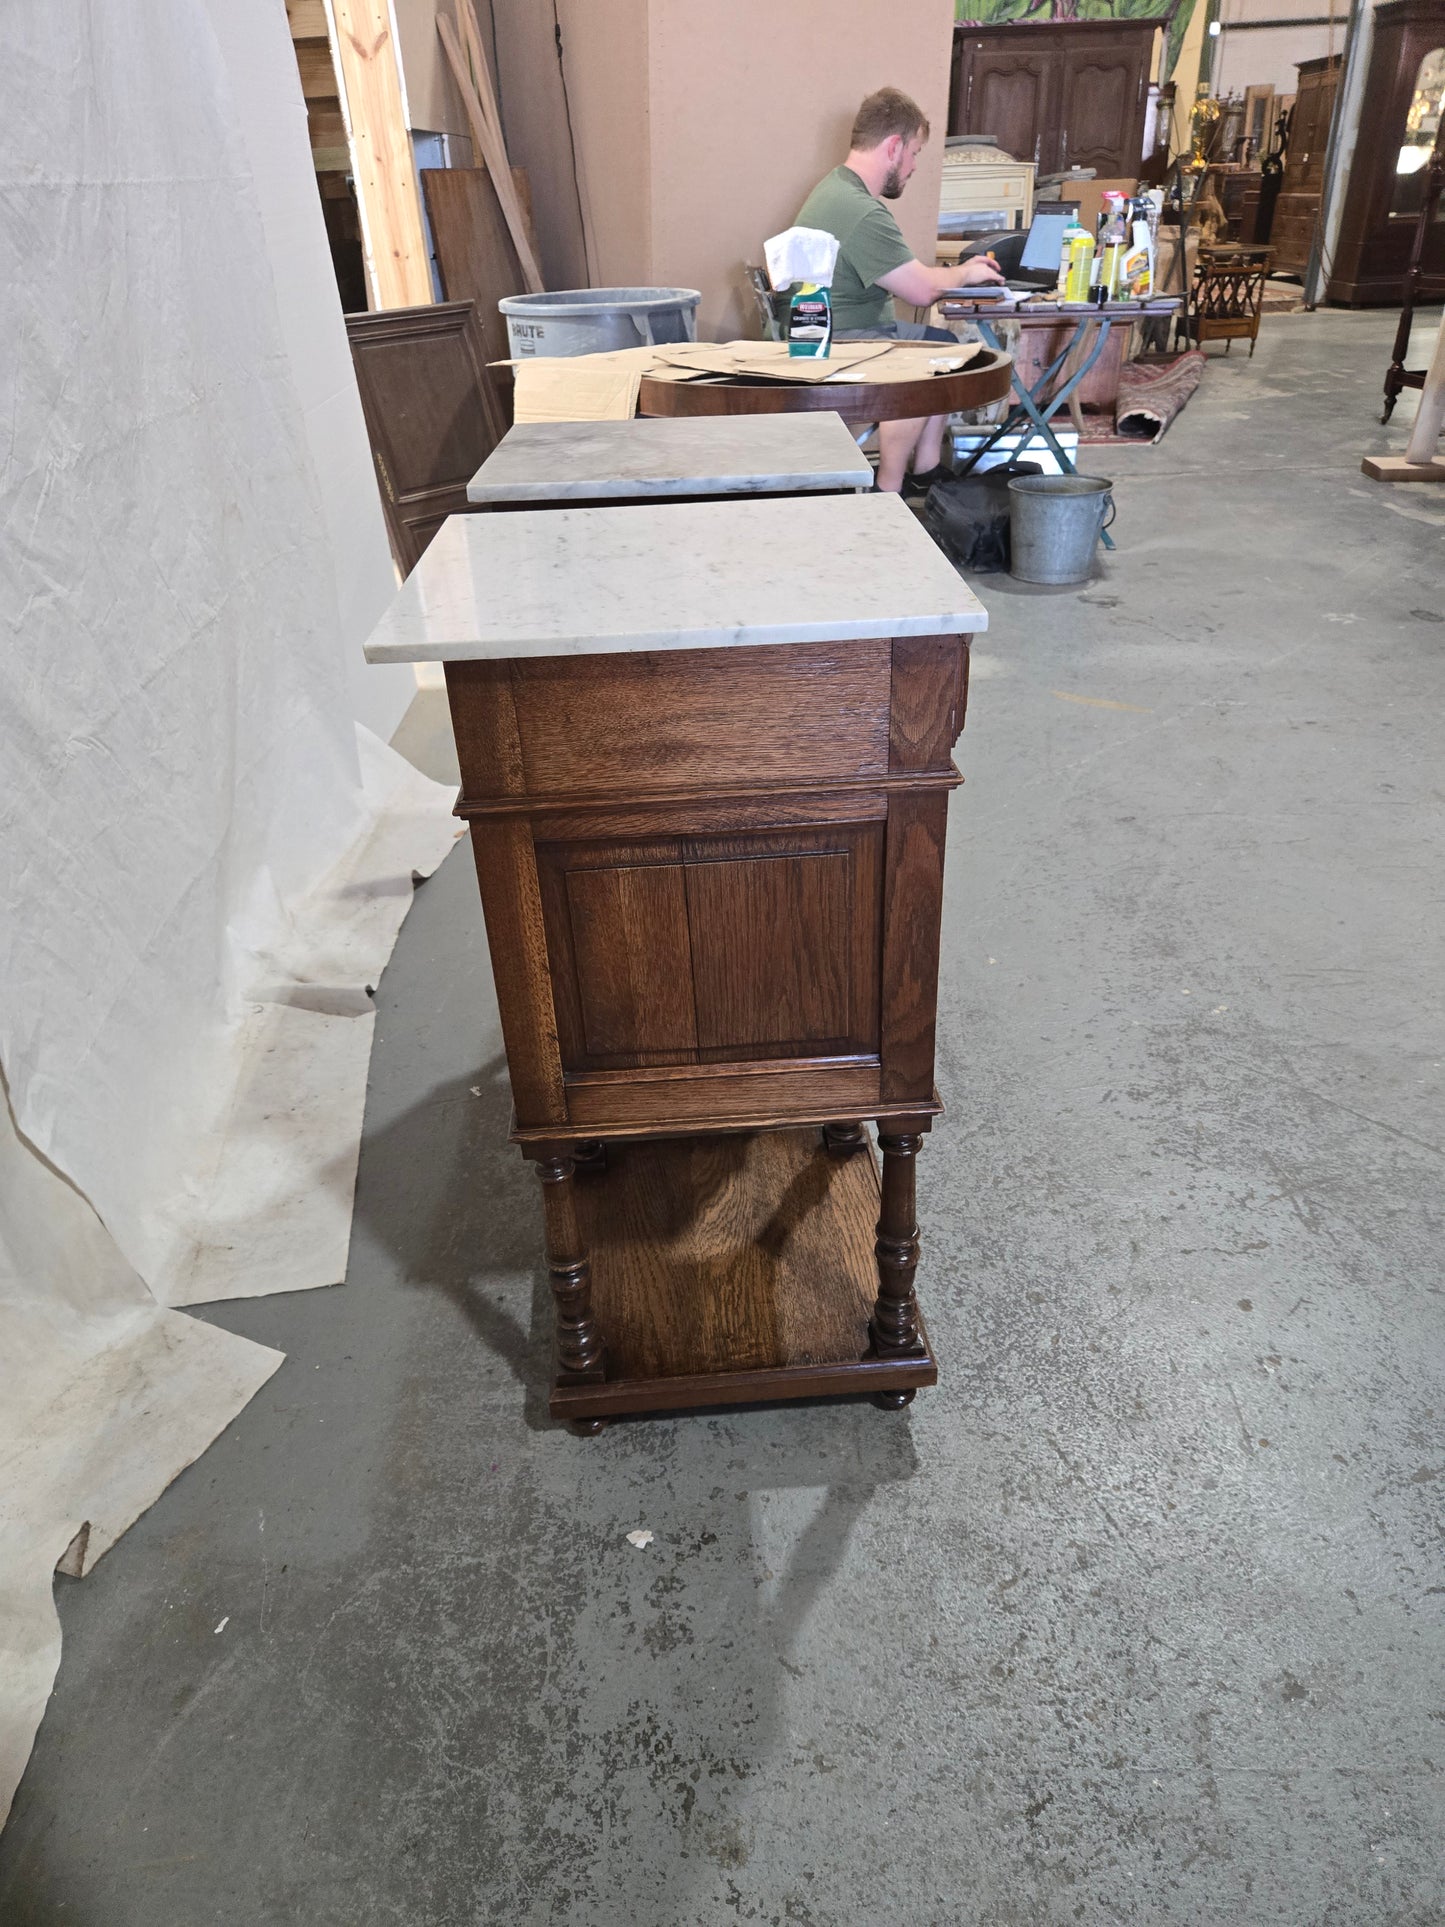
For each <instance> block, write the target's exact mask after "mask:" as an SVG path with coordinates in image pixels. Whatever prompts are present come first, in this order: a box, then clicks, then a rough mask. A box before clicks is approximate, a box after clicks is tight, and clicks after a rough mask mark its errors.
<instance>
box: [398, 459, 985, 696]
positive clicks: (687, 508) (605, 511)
mask: <svg viewBox="0 0 1445 1927" xmlns="http://www.w3.org/2000/svg"><path fill="white" fill-rule="evenodd" d="M987 626H988V616H987V613H986V611H985V610H984V609H983V607H982V605H981V604H980V603H979V602H978V600H977V598H976V597H975V596H974V595H973V593H972V591H971V590H970V589H969V587H968V585H967V583H965V582H964V581H963V580H962V578H961V577H960V576H959V575H958V573H957V571H956V570H955V569H954V568H953V566H952V564H951V563H949V562H948V561H947V559H946V558H945V557H944V556H943V555H942V554H941V553H940V552H939V550H938V549H937V548H936V547H935V546H934V544H933V542H932V540H931V539H930V538H929V536H928V535H927V534H926V533H925V531H924V530H923V529H922V528H920V527H919V525H918V522H917V520H916V518H915V517H914V516H913V515H912V514H911V513H910V511H909V510H908V509H907V508H906V507H905V506H904V504H903V503H902V501H900V499H899V498H898V497H897V496H896V495H881V496H880V495H860V494H846V495H812V494H810V495H799V496H780V497H771V498H770V497H758V496H754V497H749V498H733V499H729V500H727V501H716V502H696V503H686V502H676V503H664V504H660V505H658V506H655V507H648V506H645V505H642V504H638V505H636V506H634V507H631V508H629V509H628V511H627V514H626V515H616V514H614V512H613V510H612V509H611V508H567V507H553V508H549V509H543V510H527V509H518V510H516V511H515V512H514V513H512V514H510V515H454V516H451V517H450V518H449V519H448V520H447V521H446V522H445V523H444V524H443V526H442V527H441V529H440V530H439V531H438V532H437V534H436V536H435V538H434V539H433V541H432V543H431V545H430V546H429V548H428V549H427V551H426V553H425V555H423V557H422V558H421V561H420V562H419V563H418V564H417V566H416V568H415V569H414V570H413V571H412V573H411V575H410V576H409V577H408V579H407V581H406V582H405V583H404V584H403V585H402V587H401V588H400V589H399V590H398V591H397V594H396V597H395V599H394V601H393V602H392V604H391V606H390V608H389V609H388V610H387V611H386V613H385V614H384V615H383V616H382V618H381V620H380V622H378V624H377V625H376V628H375V629H374V630H373V632H372V635H371V637H370V638H369V640H368V642H367V644H366V655H367V658H368V660H370V661H372V662H437V661H441V662H468V661H486V660H505V659H509V658H517V657H538V656H548V655H607V654H615V653H618V652H620V651H624V650H667V649H726V648H734V647H751V646H763V645H769V644H784V643H790V642H846V641H849V640H851V639H853V638H860V639H861V638H877V637H884V636H916V635H970V634H977V633H980V632H981V631H983V630H984V629H986V628H987Z"/></svg>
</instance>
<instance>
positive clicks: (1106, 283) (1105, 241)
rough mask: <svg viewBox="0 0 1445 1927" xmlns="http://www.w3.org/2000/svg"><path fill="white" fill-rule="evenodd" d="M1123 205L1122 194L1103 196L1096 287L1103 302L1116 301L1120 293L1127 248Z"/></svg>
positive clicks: (1126, 230)
mask: <svg viewBox="0 0 1445 1927" xmlns="http://www.w3.org/2000/svg"><path fill="white" fill-rule="evenodd" d="M1124 205H1125V201H1124V196H1123V195H1122V194H1117V193H1110V194H1106V195H1105V196H1104V220H1103V226H1102V229H1101V231H1100V236H1099V274H1098V285H1099V286H1100V287H1101V288H1102V289H1103V291H1104V293H1103V299H1104V300H1105V301H1115V300H1117V299H1118V297H1119V295H1120V293H1121V292H1122V283H1123V264H1124V253H1125V249H1126V248H1127V246H1128V229H1127V228H1126V226H1125V224H1124Z"/></svg>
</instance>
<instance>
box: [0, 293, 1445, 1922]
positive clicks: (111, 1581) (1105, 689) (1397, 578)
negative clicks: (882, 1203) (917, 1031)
mask: <svg viewBox="0 0 1445 1927" xmlns="http://www.w3.org/2000/svg"><path fill="white" fill-rule="evenodd" d="M1392 325H1393V322H1392V318H1391V317H1390V316H1388V315H1383V314H1381V315H1368V314H1367V315H1333V314H1320V315H1315V316H1309V315H1297V316H1280V317H1273V318H1270V319H1269V320H1267V321H1266V323H1265V328H1264V333H1263V335H1262V338H1261V341H1260V346H1259V351H1258V354H1257V355H1256V357H1255V359H1254V361H1253V362H1252V363H1251V362H1249V361H1248V360H1246V359H1244V358H1243V356H1242V355H1241V354H1240V353H1239V351H1238V350H1237V349H1236V351H1235V352H1234V354H1232V355H1231V356H1230V358H1229V359H1228V360H1224V359H1223V358H1222V357H1221V358H1218V359H1216V360H1214V361H1213V363H1212V365H1211V367H1210V370H1209V373H1208V376H1207V378H1206V381H1205V384H1204V386H1203V388H1202V389H1201V390H1200V392H1199V394H1198V395H1197V397H1196V398H1195V400H1194V401H1193V402H1192V403H1191V405H1190V407H1189V409H1188V410H1187V411H1186V413H1185V414H1184V415H1183V416H1182V417H1181V419H1180V421H1179V422H1178V423H1177V425H1176V426H1175V428H1174V430H1173V431H1172V432H1171V434H1170V436H1169V437H1168V439H1167V440H1166V441H1165V442H1164V443H1163V444H1162V445H1161V446H1160V447H1158V448H1156V449H1105V450H1100V451H1096V452H1091V453H1090V456H1089V460H1088V463H1087V466H1089V467H1090V468H1092V469H1095V470H1096V471H1099V472H1103V473H1106V474H1112V475H1113V476H1114V477H1115V478H1116V480H1117V483H1118V496H1119V505H1120V506H1119V519H1118V523H1117V527H1116V533H1117V536H1118V540H1119V548H1118V551H1117V553H1116V554H1115V555H1113V556H1111V557H1109V558H1107V560H1106V561H1105V562H1104V564H1103V572H1102V574H1101V575H1100V576H1099V578H1098V579H1097V580H1096V581H1095V582H1093V583H1092V584H1090V585H1089V586H1088V587H1087V588H1086V589H1084V590H1083V591H1073V592H1057V591H1055V592H1046V591H1024V590H1023V589H1021V588H1020V587H1019V586H1018V585H1014V584H1011V583H1009V582H1008V581H1006V580H1000V579H999V578H989V579H987V580H984V581H982V582H980V583H979V585H978V586H979V588H980V591H981V593H982V595H983V597H984V600H985V601H986V602H987V603H988V606H989V611H990V616H991V619H992V626H991V629H990V632H989V634H988V636H987V637H986V638H984V639H983V640H982V641H981V643H980V645H979V650H978V659H977V663H976V668H975V680H974V685H973V702H972V707H971V711H970V720H969V728H968V731H967V733H966V735H965V737H964V740H963V744H962V746H961V751H960V760H961V763H962V766H963V768H964V770H965V772H966V774H967V777H968V784H967V787H966V788H965V790H964V791H963V792H962V794H961V795H960V796H959V797H958V798H957V799H955V802H954V805H953V819H952V827H953V838H954V841H953V848H952V856H951V859H950V872H949V893H948V904H947V920H946V927H945V932H944V949H945V962H944V976H943V1002H942V1008H943V1023H942V1027H941V1031H940V1038H941V1061H940V1065H939V1082H940V1084H941V1085H942V1087H943V1091H944V1094H945V1096H946V1098H947V1099H948V1102H949V1106H950V1113H949V1116H948V1118H947V1119H946V1120H945V1121H944V1122H943V1124H942V1125H941V1127H940V1128H939V1130H938V1131H937V1132H936V1134H935V1136H934V1138H933V1139H932V1141H931V1142H930V1144H929V1145H928V1146H927V1147H926V1149H925V1153H924V1156H923V1158H922V1160H921V1173H920V1177H921V1197H922V1229H923V1237H924V1249H925V1259H924V1264H923V1268H922V1271H921V1273H920V1279H919V1285H920V1291H921V1293H922V1295H923V1298H924V1300H925V1303H926V1306H927V1311H928V1317H929V1322H930V1328H931V1332H932V1336H933V1339H934V1341H935V1343H936V1346H937V1350H938V1353H939V1357H940V1360H941V1364H942V1371H943V1378H942V1382H941V1384H940V1385H939V1387H938V1388H937V1390H936V1391H934V1392H932V1393H928V1392H924V1393H920V1395H919V1397H918V1400H917V1402H916V1404H915V1405H913V1406H912V1407H911V1409H909V1410H908V1411H906V1412H902V1413H893V1414H890V1413H883V1412H879V1411H876V1410H874V1409H873V1407H872V1406H870V1405H862V1406H854V1405H841V1404H840V1405H833V1406H827V1407H814V1408H812V1409H797V1410H754V1411H750V1412H745V1413H742V1414H740V1415H737V1416H728V1417H703V1418H697V1417H693V1418H685V1419H682V1420H678V1421H675V1422H674V1421H659V1422H644V1423H634V1424H629V1425H618V1426H614V1427H613V1428H612V1429H611V1430H610V1431H608V1432H607V1433H606V1434H604V1435H603V1436H602V1437H601V1438H600V1439H596V1440H590V1441H582V1440H577V1439H574V1438H572V1437H570V1436H569V1435H568V1434H566V1433H565V1432H562V1431H559V1430H557V1429H556V1428H555V1427H553V1426H552V1425H550V1424H549V1423H548V1421H547V1418H546V1413H545V1400H544V1390H545V1380H546V1374H547V1369H548V1344H549V1337H548V1328H549V1312H548V1306H547V1302H546V1294H545V1287H544V1285H543V1283H542V1281H541V1280H540V1278H539V1275H538V1268H537V1260H538V1220H537V1211H536V1207H535V1202H534V1198H533V1194H532V1183H531V1180H530V1179H529V1177H528V1175H527V1173H526V1172H525V1170H524V1168H523V1166H522V1165H521V1163H520V1161H519V1160H518V1158H517V1157H516V1155H515V1154H514V1153H513V1152H511V1151H510V1150H509V1149H508V1147H507V1145H506V1142H505V1136H506V1126H507V1097H506V1089H505V1083H504V1073H503V1066H502V1059H501V1050H500V1043H499V1038H498V1031H497V1023H496V1015H495V1009H494V1006H493V1002H492V997H491V991H490V985H489V980H488V972H487V964H486V952H485V949H484V946H483V941H482V935H481V928H480V921H479V916H478V911H477V905H476V900H475V884H474V880H473V878H472V876H471V874H470V872H469V868H468V861H467V855H466V852H465V850H463V849H459V850H458V851H457V852H456V853H455V854H454V855H453V856H452V857H451V858H449V859H448V861H447V863H446V864H445V865H444V866H443V868H442V870H441V872H440V873H439V874H438V875H437V876H436V877H435V878H434V879H433V880H432V881H431V882H429V883H427V884H425V885H424V886H423V887H422V889H421V890H420V892H419V894H418V897H417V902H416V907H415V909H414V910H413V911H412V914H411V916H410V918H409V920H408V922H407V924H406V926H405V928H404V929H403V931H402V935H401V940H400V942H399V944H398V946H397V950H396V954H395V959H394V962H393V964H392V966H391V968H390V969H389V970H388V972H387V974H386V977H385V979H384V981H383V982H382V984H381V986H380V990H379V994H378V1000H377V1001H378V1008H379V1013H380V1017H379V1024H378V1030H377V1044H376V1055H375V1062H374V1067H373V1076H372V1086H371V1093H370V1101H369V1109H368V1125H367V1138H366V1143H365V1145H364V1147H363V1154H362V1161H361V1174H360V1181H359V1188H358V1198H357V1203H358V1211H357V1223H356V1234H355V1239H354V1245H353V1252H352V1263H351V1271H350V1277H349V1280H348V1283H347V1286H346V1288H345V1289H344V1290H339V1291H329V1292H311V1293H305V1294H301V1295H299V1296H297V1297H294V1298H289V1299H273V1300H261V1301H255V1302H250V1303H245V1304H234V1305H228V1306H221V1307H218V1308H215V1309H214V1310H213V1311H212V1312H211V1313H209V1314H207V1315H210V1316H213V1317H214V1318H215V1319H216V1320H217V1321H218V1322H221V1323H224V1324H225V1325H227V1326H228V1327H231V1328H233V1329H235V1330H238V1331H244V1332H247V1333H250V1334H252V1335H254V1336H255V1337H257V1338H260V1339H262V1340H264V1341H266V1342H267V1343H270V1344H275V1345H279V1346H281V1347H283V1348H284V1349H285V1350H286V1352H287V1353H288V1355H289V1357H288V1363H287V1364H286V1366H285V1367H284V1368H283V1369H282V1371H281V1372H280V1373H279V1374H278V1375H277V1376H276V1378H274V1379H273V1380H272V1381H271V1383H270V1384H268V1385H267V1386H266V1387H265V1389H264V1390H263V1391H262V1392H261V1394H260V1395H259V1397H258V1398H257V1399H256V1400H255V1401H254V1402H253V1404H252V1405H251V1406H250V1407H249V1408H248V1409H247V1410H246V1411H245V1412H244V1413H242V1415H241V1416H240V1417H239V1418H238V1419H237V1420H236V1422H235V1423H234V1424H233V1425H232V1426H231V1428H230V1430H229V1432H228V1433H227V1434H226V1435H225V1436H224V1437H223V1438H222V1439H221V1440H220V1442H219V1443H218V1444H217V1445H216V1446H215V1448H214V1449H213V1450H212V1451H211V1452H210V1453H209V1454H208V1455H207V1456H206V1457H205V1458H204V1459H203V1460H202V1461H201V1462H200V1464H198V1465H197V1466H196V1467H194V1468H193V1469H192V1470H191V1471H189V1472H187V1473H186V1474H185V1475H184V1476H183V1477H182V1478H180V1479H179V1480H178V1481H177V1482H176V1484H175V1485H174V1486H173V1487H172V1488H171V1490H170V1491H169V1492H168V1493H167V1494H166V1495H165V1496H164V1498H162V1500H161V1501H160V1502H159V1503H158V1504H157V1505H156V1506H155V1507H154V1509H153V1510H152V1511H151V1512H150V1513H149V1514H148V1515H147V1516H146V1517H145V1518H144V1519H142V1520H141V1521H140V1523H139V1524H138V1525H137V1526H136V1527H135V1528H134V1529H133V1530H132V1532H131V1533H130V1534H129V1535H128V1536H127V1537H126V1539H125V1540H123V1541H122V1543H121V1544H120V1545H119V1546H118V1547H117V1548H116V1549H115V1550H114V1551H113V1552H111V1553H110V1554H109V1555H108V1557H107V1558H106V1559H105V1560H104V1561H103V1562H102V1564H101V1565H100V1566H99V1567H98V1568H97V1570H96V1571H95V1572H94V1573H93V1575H92V1576H91V1577H89V1578H87V1579H86V1580H84V1581H83V1582H81V1583H79V1584H76V1583H73V1582H69V1581H61V1582H60V1585H59V1597H60V1608H61V1615H62V1618H63V1621H64V1628H65V1658H64V1662H63V1664H62V1667H61V1672H60V1678H59V1682H58V1686H57V1690H56V1694H55V1699H54V1702H53V1704H52V1706H51V1709H50V1711H49V1713H48V1714H47V1717H46V1720H45V1724H44V1726H43V1728H42V1730H41V1733H40V1737H39V1742H38V1744H37V1747H36V1751H35V1755H34V1758H33V1760H32V1763H31V1766H30V1770H29V1772H28V1774H27V1776H26V1779H25V1782H24V1784H23V1786H22V1789H21V1792H20V1795H19V1799H18V1802H17V1806H16V1809H15V1815H14V1818H13V1820H12V1822H11V1825H10V1828H9V1830H8V1832H7V1833H6V1835H5V1836H4V1839H3V1841H0V1920H3V1921H4V1922H5V1923H6V1927H37V1924H38V1923H46V1924H47V1927H49V1923H52V1922H75V1923H81V1922H84V1923H87V1924H88V1927H198V1924H199V1923H203V1922H220V1923H225V1924H226V1927H255V1924H256V1923H263V1922H264V1923H273V1922H274V1923H292V1922H296V1923H306V1927H384V1924H390V1923H396V1927H403V1924H404V1927H462V1924H463V1923H481V1922H497V1923H505V1927H544V1923H545V1924H546V1927H714V1923H731V1922H733V1921H741V1922H757V1923H772V1924H774V1927H782V1924H783V1923H793V1922H797V1923H805V1924H807V1927H854V1924H855V1923H872V1922H877V1921H885V1922H892V1923H898V1927H954V1924H955V1923H969V1924H970V1927H972V1924H974V1923H977V1927H1053V1923H1061V1924H1062V1923H1073V1922H1081V1923H1085V1924H1086V1927H1094V1924H1095V1923H1109V1924H1110V1927H1113V1924H1115V1923H1122V1924H1126V1927H1161V1924H1166V1923H1167V1924H1168V1927H1175V1923H1190V1924H1191V1927H1193V1924H1195V1923H1198V1924H1199V1927H1205V1924H1206V1923H1207V1924H1209V1927H1214V1924H1215V1923H1218V1927H1255V1923H1260V1924H1261V1927H1263V1924H1264V1923H1289V1924H1290V1927H1386V1924H1388V1927H1402V1924H1404V1923H1409V1924H1410V1927H1426V1923H1438V1922H1439V1921H1441V1920H1442V1919H1445V1873H1442V1848H1441V1841H1442V1837H1445V1835H1442V1826H1445V1810H1442V1778H1441V1774H1442V1766H1445V1633H1442V1618H1445V1612H1442V1608H1445V1560H1442V1557H1441V1546H1442V1536H1441V1503H1442V1495H1445V1442H1442V1421H1445V1363H1442V1345H1441V1336H1442V1296H1441V1276H1442V1262H1441V1261H1442V1251H1445V1237H1442V1226H1441V1217H1442V1211H1441V1202H1442V1185H1441V1143H1442V1136H1445V1125H1442V1106H1441V1102H1440V1096H1441V1061H1442V1058H1445V1040H1442V1036H1441V1026H1440V1019H1441V1004H1442V998H1441V982H1442V978H1441V964H1442V945H1441V924H1442V918H1441V909H1440V905H1441V877H1442V874H1445V808H1442V797H1445V754H1442V722H1441V718H1442V713H1445V619H1442V618H1445V593H1442V590H1445V489H1441V490H1436V491H1435V492H1434V493H1433V494H1432V493H1431V492H1430V491H1429V490H1428V489H1423V488H1416V489H1405V488H1385V487H1381V486H1378V485H1375V484H1371V483H1369V482H1367V481H1365V480H1364V478H1363V477H1362V476H1361V475H1360V474H1359V472H1358V471H1359V460H1360V456H1361V455H1362V454H1363V453H1364V452H1366V451H1367V450H1375V449H1382V448H1385V447H1390V446H1397V447H1402V446H1403V443H1404V440H1405V435H1406V425H1405V418H1406V417H1407V416H1408V414H1409V412H1410V410H1411V405H1412V403H1413V397H1407V398H1406V401H1405V402H1404V403H1402V406H1401V410H1400V417H1401V418H1400V419H1399V420H1398V421H1397V423H1396V424H1394V425H1393V426H1392V428H1391V429H1390V430H1389V431H1388V432H1386V431H1382V430H1380V429H1379V428H1378V426H1377V425H1376V416H1377V413H1378V409H1377V405H1376V397H1377V394H1378V390H1379V383H1380V378H1381V375H1382V373H1383V369H1384V365H1385V361H1386V359H1387V357H1388V343H1389V339H1390V331H1391V327H1392ZM1212 354H1213V355H1215V356H1218V351H1217V350H1214V351H1212ZM628 512H629V511H626V510H619V511H617V513H619V514H623V513H628ZM434 724H435V717H434V715H433V716H432V717H431V718H430V720H429V719H428V718H427V716H426V715H424V714H423V713H422V712H420V711H419V712H417V714H416V715H415V716H414V717H413V719H412V721H411V723H410V724H409V726H408V730H407V732H406V738H405V740H407V741H408V742H409V743H411V744H413V745H416V744H425V743H426V741H427V740H428V739H429V737H434V733H435V732H434ZM639 1528H642V1529H646V1530H649V1531H651V1532H652V1533H653V1534H654V1538H653V1542H652V1543H651V1544H650V1545H648V1546H646V1547H645V1548H643V1549H637V1548H635V1547H634V1546H632V1545H631V1544H629V1542H628V1539H627V1537H626V1535H627V1534H628V1533H629V1532H630V1531H632V1530H634V1529H639ZM222 1621H224V1622H225V1624H224V1630H217V1628H218V1627H219V1626H220V1625H221V1622H222Z"/></svg>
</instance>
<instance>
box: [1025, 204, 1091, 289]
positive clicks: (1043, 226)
mask: <svg viewBox="0 0 1445 1927" xmlns="http://www.w3.org/2000/svg"><path fill="white" fill-rule="evenodd" d="M1078 212H1079V203H1078V202H1077V201H1045V202H1042V203H1040V204H1039V205H1038V206H1036V207H1035V209H1034V218H1033V220H1032V222H1031V223H1030V225H1029V234H1028V239H1027V240H1026V241H1025V242H1024V251H1023V253H1022V255H1021V256H1020V257H1019V266H1020V267H1021V268H1032V269H1046V270H1047V271H1048V272H1049V273H1050V274H1053V273H1055V272H1056V271H1057V269H1058V265H1059V257H1060V255H1062V253H1063V251H1064V229H1065V228H1066V227H1067V226H1068V225H1069V223H1070V222H1071V221H1072V220H1073V219H1074V217H1075V216H1076V215H1077V214H1078Z"/></svg>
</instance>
